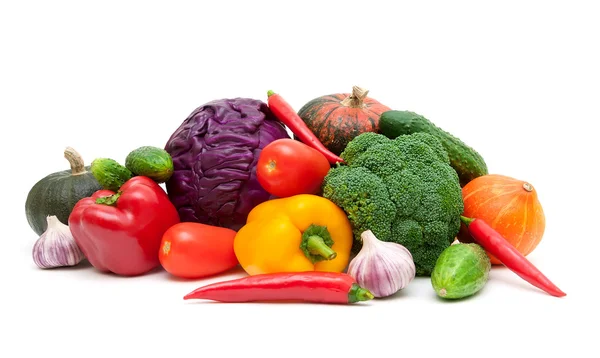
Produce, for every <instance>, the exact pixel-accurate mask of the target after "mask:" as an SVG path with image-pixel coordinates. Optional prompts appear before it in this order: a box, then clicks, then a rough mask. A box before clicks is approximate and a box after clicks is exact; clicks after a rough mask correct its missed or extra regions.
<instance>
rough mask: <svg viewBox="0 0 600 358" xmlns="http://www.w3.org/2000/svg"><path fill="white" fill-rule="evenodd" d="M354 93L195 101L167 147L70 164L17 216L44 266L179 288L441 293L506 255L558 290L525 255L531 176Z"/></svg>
mask: <svg viewBox="0 0 600 358" xmlns="http://www.w3.org/2000/svg"><path fill="white" fill-rule="evenodd" d="M367 95H368V91H367V90H364V89H362V88H360V87H356V86H355V87H354V88H353V90H352V92H351V93H339V94H331V95H326V96H320V97H316V98H314V99H313V100H311V101H309V102H308V103H306V104H305V105H304V106H302V107H301V109H300V110H299V111H297V112H296V111H295V110H294V108H293V106H292V105H291V104H290V103H288V102H286V100H285V99H284V98H283V96H281V95H280V94H278V93H275V92H273V91H268V92H267V96H266V102H263V101H261V100H258V99H252V98H229V99H219V100H214V101H210V102H207V103H205V104H204V105H202V106H199V107H198V108H196V109H195V110H194V111H193V112H192V113H191V114H190V115H189V116H188V117H187V118H186V119H185V120H184V121H183V122H182V123H181V124H180V125H179V126H178V127H176V128H175V130H174V132H173V133H172V134H171V136H170V137H169V138H168V139H167V141H166V144H165V145H164V146H162V147H156V146H150V145H148V146H143V147H139V148H133V149H132V150H131V151H130V152H129V153H127V155H125V156H124V158H122V159H121V160H117V159H119V158H117V159H114V158H106V157H98V158H95V159H94V160H93V161H92V162H91V165H90V166H85V165H84V161H83V159H82V157H81V156H80V155H79V154H78V153H77V152H76V151H75V150H74V149H73V148H70V147H68V148H67V149H66V150H65V153H64V155H65V157H66V158H67V160H68V161H69V163H70V166H71V169H70V170H64V171H59V172H56V173H51V174H49V175H48V176H46V177H44V178H42V179H40V180H39V181H38V182H37V183H36V184H35V185H34V186H33V187H32V188H31V190H30V192H29V193H28V196H27V201H26V205H25V208H26V217H27V221H28V223H29V225H30V227H31V229H32V230H33V231H34V232H35V233H36V234H37V235H38V239H37V241H36V242H35V243H34V245H33V248H32V255H33V261H34V263H35V264H36V265H37V266H38V267H40V268H42V269H54V268H59V267H70V266H76V265H78V264H79V263H80V262H82V261H84V260H88V261H89V262H90V264H91V265H92V266H93V267H94V269H95V270H98V271H100V272H108V273H112V274H114V275H120V276H139V275H144V274H146V273H148V272H150V271H152V270H155V269H164V270H165V271H166V272H168V274H169V275H173V276H177V277H181V278H186V279H192V280H193V279H202V278H206V277H211V276H215V275H219V274H222V273H224V272H227V271H229V270H231V269H233V268H235V267H238V266H239V267H241V268H242V269H243V270H244V272H245V273H246V276H245V277H241V278H238V279H235V280H228V281H221V282H215V283H213V284H211V285H207V286H202V287H199V288H198V289H196V290H194V291H192V292H189V293H188V294H186V295H185V296H184V299H186V300H188V299H206V300H213V301H221V302H251V301H278V300H285V301H289V300H293V301H300V302H320V303H338V304H339V303H344V304H353V303H357V302H361V301H367V300H373V299H378V298H383V297H389V296H392V295H395V294H398V293H399V292H400V291H402V290H404V289H406V288H407V287H408V286H409V285H410V283H411V282H412V281H413V280H415V278H417V277H427V278H429V279H430V280H431V287H432V294H435V295H436V296H438V297H440V298H442V299H448V300H456V299H461V298H464V297H468V296H472V295H475V294H477V293H478V292H480V291H481V290H482V289H483V288H484V287H485V286H486V284H487V282H488V281H489V280H490V272H491V270H492V269H493V266H505V267H507V268H508V269H510V270H511V271H513V272H514V273H515V274H516V275H518V276H519V277H520V278H522V279H523V280H525V281H527V282H529V283H530V284H532V285H533V286H535V287H538V288H539V289H541V290H543V291H545V292H547V293H548V294H550V295H553V296H556V297H562V296H565V293H564V292H563V291H561V290H560V289H559V288H558V287H557V286H556V285H554V284H553V283H552V282H551V281H550V280H549V279H548V278H547V277H545V276H544V275H543V274H542V272H541V271H540V270H539V269H538V268H536V267H535V266H534V265H533V264H532V263H531V262H530V261H528V260H527V258H526V256H527V255H529V254H530V253H531V252H532V251H533V250H534V249H535V248H536V247H537V245H538V244H539V243H540V241H541V240H542V237H543V234H544V230H545V216H544V212H543V208H542V205H541V204H540V201H539V199H538V195H537V192H536V190H535V188H534V187H533V185H532V184H531V183H528V182H525V181H522V180H518V179H515V178H513V177H510V176H506V175H499V174H490V173H489V171H488V166H487V163H486V162H485V160H484V159H483V156H482V155H481V154H480V153H478V152H477V151H476V150H475V149H474V148H472V147H470V146H468V145H467V144H466V143H465V142H463V141H462V140H461V139H459V138H458V137H456V136H454V135H452V134H450V133H448V132H446V131H444V130H443V129H442V128H439V127H437V126H436V125H435V124H434V123H433V122H431V121H430V120H428V119H427V118H425V117H424V116H422V115H419V114H417V113H415V112H411V111H400V110H395V109H392V108H390V107H387V106H386V105H384V104H382V103H380V102H378V101H377V100H375V99H373V98H370V97H367Z"/></svg>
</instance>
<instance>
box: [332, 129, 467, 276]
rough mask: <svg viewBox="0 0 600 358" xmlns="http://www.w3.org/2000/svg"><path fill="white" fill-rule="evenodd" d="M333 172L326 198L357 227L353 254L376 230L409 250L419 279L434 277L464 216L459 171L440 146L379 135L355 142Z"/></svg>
mask: <svg viewBox="0 0 600 358" xmlns="http://www.w3.org/2000/svg"><path fill="white" fill-rule="evenodd" d="M341 157H342V158H343V159H344V161H345V162H346V163H345V165H339V166H337V167H335V168H332V169H331V170H330V171H329V173H328V174H327V176H326V177H325V180H324V183H323V196H324V197H326V198H328V199H330V200H331V201H333V202H334V203H335V204H337V205H338V206H339V207H341V208H342V209H343V210H344V211H345V212H346V213H347V214H348V218H349V220H350V222H351V223H352V226H353V232H354V236H355V242H354V245H353V251H354V252H357V251H358V250H359V249H360V247H361V243H360V234H361V233H362V232H363V231H365V230H371V231H372V232H373V233H374V234H375V236H376V237H377V238H379V239H380V240H383V241H390V242H396V243H399V244H401V245H403V246H405V247H406V248H407V249H408V250H409V251H410V252H411V254H412V255H413V260H414V262H415V266H416V269H417V275H418V276H429V275H430V274H431V272H432V270H433V267H434V266H435V262H436V260H437V258H438V256H439V255H440V254H441V253H442V251H444V249H446V248H447V247H448V246H450V244H451V243H452V241H453V240H454V238H455V236H456V234H457V233H458V231H459V229H460V215H461V214H462V212H463V208H464V206H463V200H462V192H461V187H460V184H459V180H458V175H457V173H456V171H455V170H454V169H453V168H452V167H451V166H450V161H449V159H448V154H447V153H446V151H445V150H444V148H443V147H442V145H441V143H440V142H439V140H438V139H437V138H436V137H435V136H433V135H430V134H427V133H415V134H410V135H402V136H399V137H397V138H396V139H393V140H392V139H388V138H387V137H385V136H383V135H381V134H376V133H371V132H369V133H364V134H361V135H359V136H357V137H356V138H354V139H353V140H352V141H351V142H350V143H349V144H348V146H347V147H346V150H344V152H343V153H342V154H341Z"/></svg>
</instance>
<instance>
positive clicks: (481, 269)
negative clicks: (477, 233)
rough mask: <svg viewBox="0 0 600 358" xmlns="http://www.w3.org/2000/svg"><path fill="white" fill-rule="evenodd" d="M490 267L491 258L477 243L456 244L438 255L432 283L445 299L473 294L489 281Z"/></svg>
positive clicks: (437, 292)
mask: <svg viewBox="0 0 600 358" xmlns="http://www.w3.org/2000/svg"><path fill="white" fill-rule="evenodd" d="M491 267H492V264H491V262H490V258H489V257H488V255H487V254H486V252H485V250H484V249H483V248H482V247H481V246H479V245H478V244H474V243H473V244H454V245H451V246H449V247H448V248H446V249H445V250H444V251H443V252H442V253H441V254H440V256H439V257H438V259H437V261H436V264H435V267H434V268H433V272H432V273H431V285H432V286H433V289H434V290H435V292H436V294H437V295H438V296H439V297H442V298H446V299H459V298H464V297H468V296H472V295H474V294H475V293H477V292H479V291H480V290H481V289H482V288H483V287H484V286H485V284H486V283H487V281H488V278H489V273H490V269H491Z"/></svg>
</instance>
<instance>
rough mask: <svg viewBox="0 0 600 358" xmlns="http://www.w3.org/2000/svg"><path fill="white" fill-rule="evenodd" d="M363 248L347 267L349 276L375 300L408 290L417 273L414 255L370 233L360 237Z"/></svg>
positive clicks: (366, 232) (365, 232) (368, 231)
mask: <svg viewBox="0 0 600 358" xmlns="http://www.w3.org/2000/svg"><path fill="white" fill-rule="evenodd" d="M360 237H361V239H362V248H361V249H360V252H359V253H358V254H357V255H356V257H355V258H354V259H352V261H351V262H350V264H349V265H348V274H349V275H350V276H352V277H353V278H354V279H355V280H356V283H358V284H359V285H360V286H361V287H364V288H366V289H368V290H369V291H371V293H373V295H374V296H375V297H379V298H381V297H387V296H391V295H393V294H395V293H396V292H398V291H400V290H401V289H403V288H405V287H406V286H407V285H408V284H409V283H410V282H411V281H412V280H413V279H414V278H415V274H416V268H415V263H414V261H413V257H412V254H411V253H410V252H409V251H408V249H406V248H405V247H404V246H402V245H400V244H397V243H394V242H385V241H381V240H379V239H377V237H375V235H374V234H373V232H372V231H371V230H367V231H364V232H363V233H362V234H361V235H360Z"/></svg>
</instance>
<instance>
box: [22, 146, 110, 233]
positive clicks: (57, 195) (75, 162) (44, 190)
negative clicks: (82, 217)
mask: <svg viewBox="0 0 600 358" xmlns="http://www.w3.org/2000/svg"><path fill="white" fill-rule="evenodd" d="M64 155H65V158H66V159H67V160H68V161H69V164H70V165H71V169H70V170H69V169H68V170H64V171H60V172H56V173H52V174H50V175H48V176H46V177H44V178H42V179H41V180H39V181H38V182H37V183H35V185H34V186H33V187H32V188H31V190H30V191H29V193H28V195H27V200H26V202H25V215H26V216H27V222H28V223H29V226H31V228H32V229H33V231H35V233H36V234H38V235H41V234H42V233H43V232H44V231H46V228H47V225H48V222H47V217H48V216H52V215H55V216H56V217H57V218H58V219H59V220H60V222H62V223H65V224H66V223H67V222H68V220H69V215H70V214H71V211H72V210H73V207H74V206H75V204H77V202H78V201H79V200H81V199H83V198H86V197H89V196H91V195H92V194H93V193H94V192H96V191H97V190H100V189H102V188H101V187H100V184H99V183H98V181H97V180H96V178H94V176H93V175H92V173H91V172H90V167H86V166H85V165H84V162H83V159H82V158H81V156H80V155H79V153H77V151H75V149H73V148H71V147H68V148H66V149H65V153H64Z"/></svg>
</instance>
